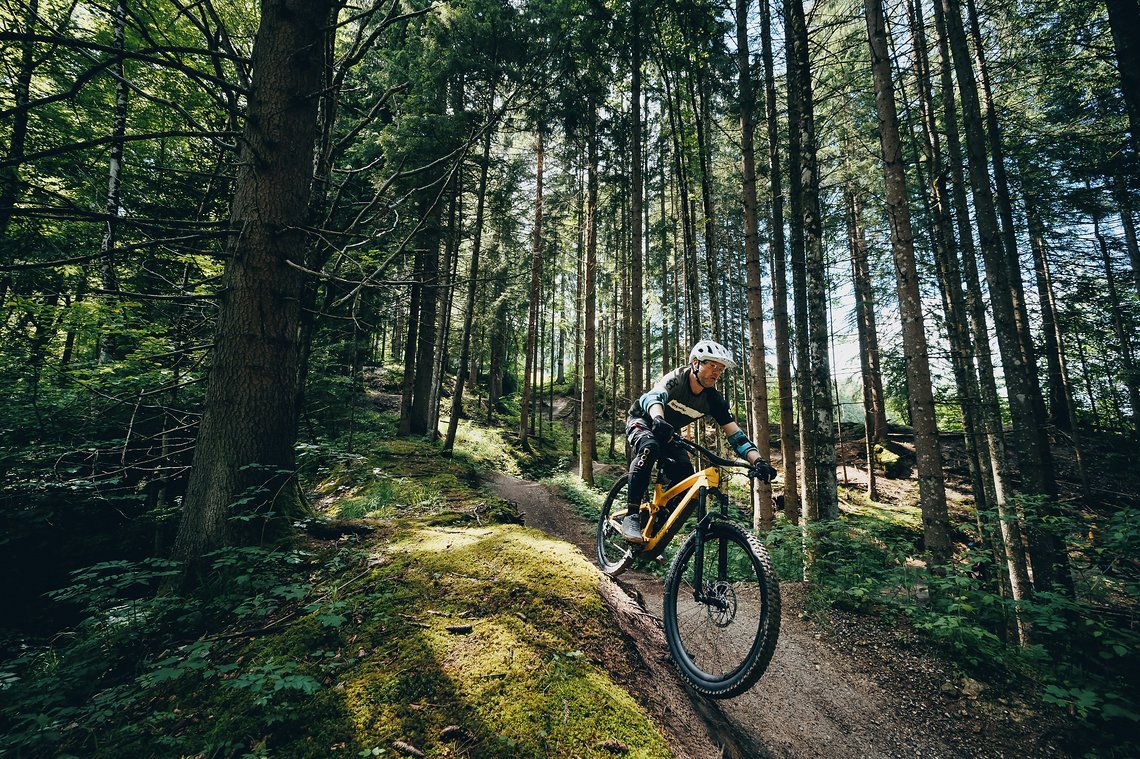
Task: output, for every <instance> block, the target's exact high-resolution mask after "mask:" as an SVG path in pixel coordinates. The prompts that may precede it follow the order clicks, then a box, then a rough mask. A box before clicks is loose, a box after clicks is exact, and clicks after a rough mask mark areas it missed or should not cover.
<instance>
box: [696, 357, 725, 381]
mask: <svg viewBox="0 0 1140 759" xmlns="http://www.w3.org/2000/svg"><path fill="white" fill-rule="evenodd" d="M722 374H724V364H722V363H720V362H719V361H702V362H700V364H699V365H698V366H697V381H698V382H700V383H701V386H702V387H712V386H713V385H715V384H716V381H717V380H718V379H720V375H722Z"/></svg>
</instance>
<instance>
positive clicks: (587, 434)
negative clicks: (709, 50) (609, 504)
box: [578, 98, 598, 485]
mask: <svg viewBox="0 0 1140 759" xmlns="http://www.w3.org/2000/svg"><path fill="white" fill-rule="evenodd" d="M588 108H589V110H588V112H587V118H588V119H589V126H588V130H589V132H588V134H587V136H586V230H585V231H586V249H585V261H584V263H583V266H584V273H583V277H584V278H583V282H582V287H583V297H584V306H583V313H582V319H583V321H582V403H581V410H582V445H581V450H580V452H579V455H578V464H579V469H580V472H581V476H582V479H583V480H585V481H586V484H588V485H593V484H594V459H595V458H596V457H597V456H596V451H595V449H596V447H597V418H596V414H597V392H596V388H595V385H594V351H595V349H596V347H597V336H596V329H595V326H596V325H595V319H596V314H595V310H596V302H597V300H596V299H597V292H596V289H595V288H596V284H597V261H598V221H597V210H598V131H597V130H598V114H597V110H596V107H595V105H594V102H593V99H592V98H591V100H590V104H589V106H588Z"/></svg>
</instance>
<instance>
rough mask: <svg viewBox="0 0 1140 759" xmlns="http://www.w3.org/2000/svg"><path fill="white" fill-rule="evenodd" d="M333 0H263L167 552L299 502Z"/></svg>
mask: <svg viewBox="0 0 1140 759" xmlns="http://www.w3.org/2000/svg"><path fill="white" fill-rule="evenodd" d="M330 7H331V6H330V0H322V1H320V2H306V3H297V2H295V1H293V2H290V1H287V0H262V3H261V24H260V26H259V28H258V33H257V39H256V41H255V43H254V51H253V72H254V73H253V80H252V82H251V89H250V94H249V107H248V115H247V119H246V124H245V128H244V130H243V140H242V146H243V147H242V154H241V160H240V162H239V164H238V166H239V168H238V176H237V183H236V186H235V191H234V201H233V206H232V209H231V212H230V230H231V238H230V245H229V252H230V260H229V263H228V265H227V267H226V274H225V289H224V291H223V293H222V297H221V304H220V309H219V313H218V324H217V330H216V336H215V343H214V350H213V360H212V365H211V369H210V376H209V387H208V390H207V393H206V403H205V410H204V414H203V417H202V423H201V427H200V429H199V433H198V441H197V445H196V447H195V451H194V459H193V465H192V467H191V471H190V478H189V483H188V485H187V491H186V496H185V498H184V501H183V510H182V518H181V522H180V524H179V527H178V534H177V537H176V539H175V543H174V551H173V552H174V555H175V556H176V557H178V558H181V559H188V560H194V559H199V558H201V557H202V556H203V555H204V554H205V553H207V552H209V551H211V550H213V549H215V548H217V547H219V546H223V545H229V544H232V543H234V542H245V541H246V540H252V539H256V538H258V537H260V536H262V535H264V533H263V532H262V527H261V525H258V528H257V529H256V530H255V529H243V527H241V526H239V525H244V526H247V527H248V528H253V527H254V524H253V523H252V522H249V521H242V522H239V521H236V520H234V519H232V517H234V516H241V517H247V516H249V517H256V518H257V519H258V521H262V520H266V519H269V518H270V516H271V515H272V516H278V517H280V516H284V517H289V516H291V515H292V514H293V513H295V512H297V511H299V510H300V501H299V498H298V497H297V492H296V482H295V474H294V455H293V444H294V442H295V441H296V433H297V410H296V403H295V401H296V390H297V383H298V377H297V371H296V369H297V361H298V326H299V311H300V308H299V304H300V296H301V274H300V272H299V271H297V270H296V269H295V268H293V267H291V266H289V262H290V261H300V260H302V257H303V255H304V250H305V239H306V234H305V231H304V230H303V229H301V228H298V227H297V226H295V225H296V220H297V219H303V218H305V211H306V208H307V204H308V199H309V193H310V191H311V182H312V178H313V163H312V161H311V160H298V156H305V155H311V153H312V150H313V145H314V141H315V138H316V132H317V97H318V95H319V92H320V86H321V65H320V56H321V51H322V44H321V43H322V40H323V38H324V35H326V34H330V33H332V29H330V28H329V27H328V26H327V25H326V19H327V14H328V9H329V8H330Z"/></svg>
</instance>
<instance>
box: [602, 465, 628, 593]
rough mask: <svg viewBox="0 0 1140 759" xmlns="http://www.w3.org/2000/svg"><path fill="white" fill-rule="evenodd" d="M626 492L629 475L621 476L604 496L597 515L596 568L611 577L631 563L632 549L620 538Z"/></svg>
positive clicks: (625, 506) (625, 507) (625, 505)
mask: <svg viewBox="0 0 1140 759" xmlns="http://www.w3.org/2000/svg"><path fill="white" fill-rule="evenodd" d="M628 492H629V475H628V474H623V475H622V476H621V477H619V478H618V481H617V482H615V483H614V486H613V487H612V488H610V492H609V493H607V494H606V500H605V502H604V503H603V504H602V512H601V513H600V514H599V515H598V566H599V567H601V568H602V571H603V572H605V573H606V574H607V575H609V576H611V577H616V576H617V575H620V574H621V573H622V572H624V571H625V570H626V569H628V568H629V565H630V564H632V563H633V548H632V547H631V546H630V544H629V542H628V541H627V540H626V539H625V538H623V537H622V536H621V520H622V519H623V518H624V517H625V515H626V511H627V508H628V506H627V503H628V501H627V500H626V493H628Z"/></svg>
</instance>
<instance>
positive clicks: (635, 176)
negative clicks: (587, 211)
mask: <svg viewBox="0 0 1140 759" xmlns="http://www.w3.org/2000/svg"><path fill="white" fill-rule="evenodd" d="M630 6H631V7H630V37H631V41H632V44H631V45H630V131H631V134H630V157H629V162H630V175H629V183H630V249H629V254H630V258H629V308H628V309H626V311H627V313H628V315H629V323H630V328H629V337H628V338H627V339H628V341H629V374H628V375H627V384H628V385H629V387H630V392H629V393H627V395H633V394H634V393H637V392H640V390H639V386H640V384H641V381H642V375H643V374H644V373H645V364H644V363H643V362H642V352H643V347H642V340H641V329H642V323H643V322H644V321H645V315H644V304H643V303H642V300H643V299H644V297H645V295H644V293H643V290H642V278H643V276H644V274H643V269H644V266H643V262H644V250H645V244H644V240H643V239H642V238H643V237H644V229H643V227H642V218H643V214H644V209H645V183H644V180H643V176H642V172H641V168H642V163H643V156H642V149H641V4H640V3H639V2H638V0H632V2H631V4H630ZM645 363H648V362H645ZM615 413H616V412H615Z"/></svg>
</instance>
